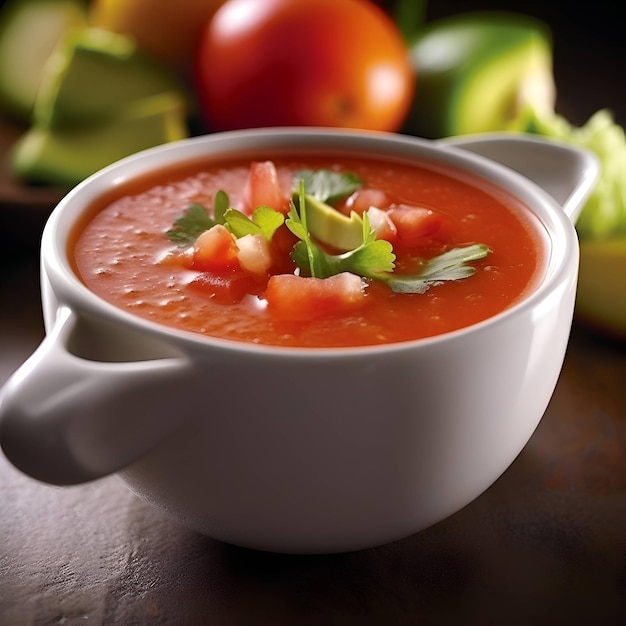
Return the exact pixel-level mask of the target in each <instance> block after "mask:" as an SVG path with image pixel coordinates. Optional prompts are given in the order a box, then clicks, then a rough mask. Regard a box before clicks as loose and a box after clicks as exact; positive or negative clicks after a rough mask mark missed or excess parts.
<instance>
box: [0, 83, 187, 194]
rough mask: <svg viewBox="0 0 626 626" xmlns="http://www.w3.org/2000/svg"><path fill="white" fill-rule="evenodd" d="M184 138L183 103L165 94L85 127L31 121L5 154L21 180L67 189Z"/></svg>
mask: <svg viewBox="0 0 626 626" xmlns="http://www.w3.org/2000/svg"><path fill="white" fill-rule="evenodd" d="M185 136H187V127H186V122H185V102H184V100H183V99H182V98H181V96H180V94H179V93H177V92H167V93H162V94H159V95H156V96H150V97H148V98H143V99H140V100H136V101H135V102H133V103H131V104H130V105H128V106H127V107H125V108H122V109H117V110H116V115H115V117H111V118H106V119H103V120H101V121H100V123H99V124H94V125H92V126H89V127H88V128H83V127H76V126H66V127H62V128H51V127H46V126H41V125H34V126H32V127H31V128H30V129H29V130H28V131H27V132H26V133H24V135H22V136H21V138H20V139H19V140H18V142H17V143H16V144H15V145H14V146H13V150H12V152H11V155H10V157H11V164H12V167H13V171H14V172H15V173H16V175H17V176H18V177H19V178H21V179H22V180H23V181H25V182H29V183H40V184H52V185H57V186H61V187H72V186H74V185H76V184H78V183H79V182H81V181H82V180H83V179H85V178H87V177H88V176H90V175H91V174H93V173H94V172H97V171H98V170H100V169H101V168H103V167H105V166H107V165H109V164H111V163H113V162H114V161H117V160H119V159H121V158H123V157H125V156H128V155H131V154H134V153H135V152H138V151H140V150H143V149H145V148H150V147H153V146H157V145H160V144H162V143H166V142H169V141H175V140H177V139H182V138H184V137H185Z"/></svg>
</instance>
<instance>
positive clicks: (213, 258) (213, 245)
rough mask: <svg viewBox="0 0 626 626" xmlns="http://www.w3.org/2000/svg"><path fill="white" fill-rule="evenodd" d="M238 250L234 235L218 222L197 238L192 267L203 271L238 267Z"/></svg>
mask: <svg viewBox="0 0 626 626" xmlns="http://www.w3.org/2000/svg"><path fill="white" fill-rule="evenodd" d="M238 252H239V248H238V247H237V244H236V242H235V238H234V237H233V235H232V234H231V233H230V232H229V231H228V230H227V229H226V228H225V227H224V226H223V225H222V224H216V225H215V226H212V227H211V228H209V230H205V231H204V232H203V233H202V234H201V235H200V236H199V237H198V238H197V239H196V241H195V243H194V245H193V257H192V258H193V260H192V263H191V267H192V268H193V269H196V270H199V271H201V272H206V271H213V270H216V271H220V270H225V269H232V268H237V267H239V261H238V260H237V253H238Z"/></svg>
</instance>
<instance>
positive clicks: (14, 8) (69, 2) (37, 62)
mask: <svg viewBox="0 0 626 626" xmlns="http://www.w3.org/2000/svg"><path fill="white" fill-rule="evenodd" d="M86 6H87V2H86V0H9V1H8V2H6V3H5V4H4V6H3V7H2V9H1V14H0V104H1V105H2V108H3V109H4V110H5V111H6V112H7V113H9V114H11V115H12V116H13V117H15V118H17V119H19V120H24V121H26V120H28V119H29V118H30V115H31V114H32V111H33V107H34V105H35V100H36V97H37V92H38V90H39V84H40V82H41V77H42V74H43V71H44V66H45V64H46V61H47V60H48V58H49V57H50V55H51V54H52V52H53V51H54V50H55V48H56V47H57V46H58V45H59V43H60V42H61V41H62V40H63V39H64V37H65V36H66V35H67V34H68V33H69V32H72V31H73V30H75V29H78V28H82V27H84V26H85V25H86V23H87V14H86Z"/></svg>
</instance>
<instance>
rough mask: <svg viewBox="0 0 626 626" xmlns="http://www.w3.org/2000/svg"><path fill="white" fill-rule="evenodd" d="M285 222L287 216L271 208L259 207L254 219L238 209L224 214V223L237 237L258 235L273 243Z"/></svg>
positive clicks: (253, 216)
mask: <svg viewBox="0 0 626 626" xmlns="http://www.w3.org/2000/svg"><path fill="white" fill-rule="evenodd" d="M284 221H285V216H284V215H283V214H282V213H280V212H279V211H276V210H275V209H273V208H272V207H269V206H260V207H257V208H256V209H255V210H254V212H253V213H252V219H250V218H249V217H248V216H247V215H245V214H244V213H242V212H241V211H238V210H237V209H232V208H230V209H228V210H227V211H226V212H225V213H224V223H225V224H226V227H227V228H228V230H230V232H231V233H232V234H233V235H235V237H243V236H244V235H257V234H258V235H263V236H264V237H265V239H267V241H271V239H272V237H273V235H274V233H275V232H276V230H277V229H278V228H279V227H280V226H282V224H283V222H284Z"/></svg>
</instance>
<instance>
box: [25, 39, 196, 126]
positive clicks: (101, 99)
mask: <svg viewBox="0 0 626 626" xmlns="http://www.w3.org/2000/svg"><path fill="white" fill-rule="evenodd" d="M171 91H178V92H180V93H181V95H182V94H184V89H183V87H182V86H181V84H180V82H179V81H178V79H177V78H175V77H174V76H173V74H171V73H170V72H169V70H166V69H165V68H164V67H162V66H161V65H158V64H155V63H154V62H152V60H150V59H147V58H146V57H145V56H144V55H143V54H142V53H141V52H140V51H139V50H138V48H137V46H136V44H135V42H134V40H133V39H132V38H130V37H127V36H126V35H121V34H117V33H112V32H108V31H105V30H101V29H98V28H84V29H81V30H78V31H74V32H72V33H70V34H69V35H68V36H67V38H66V40H65V41H64V42H63V45H61V46H60V47H59V48H57V49H56V51H55V53H54V54H53V55H52V56H51V57H50V58H49V60H48V62H47V64H46V66H45V68H44V74H43V77H42V83H41V87H40V90H39V94H38V96H37V100H36V103H35V109H34V122H35V124H37V125H43V126H51V127H59V126H63V125H69V124H72V125H80V124H84V125H86V124H92V123H94V122H100V121H102V120H103V119H106V118H110V117H115V116H116V109H118V108H120V107H124V106H126V105H127V104H129V103H131V102H133V101H134V100H138V99H142V98H146V97H148V96H152V95H156V94H159V93H163V92H171Z"/></svg>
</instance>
